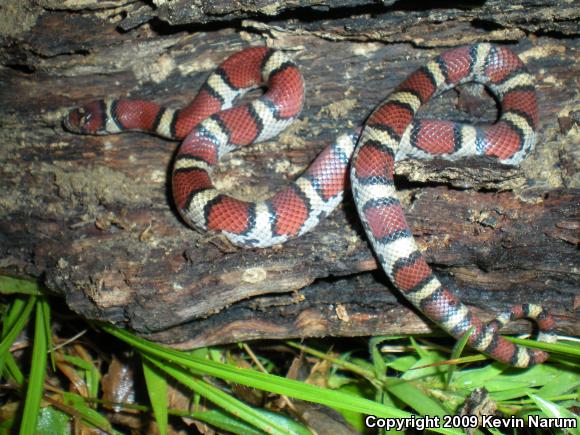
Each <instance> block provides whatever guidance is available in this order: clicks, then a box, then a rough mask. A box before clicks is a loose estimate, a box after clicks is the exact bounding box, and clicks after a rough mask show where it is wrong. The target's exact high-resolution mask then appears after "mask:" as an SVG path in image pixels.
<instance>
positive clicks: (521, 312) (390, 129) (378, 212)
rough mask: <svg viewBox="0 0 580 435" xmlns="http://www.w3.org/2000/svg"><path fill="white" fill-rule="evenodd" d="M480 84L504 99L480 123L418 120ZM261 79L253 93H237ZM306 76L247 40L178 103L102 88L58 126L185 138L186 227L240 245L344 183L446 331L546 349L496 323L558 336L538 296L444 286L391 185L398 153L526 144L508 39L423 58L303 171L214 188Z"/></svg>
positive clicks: (517, 359)
mask: <svg viewBox="0 0 580 435" xmlns="http://www.w3.org/2000/svg"><path fill="white" fill-rule="evenodd" d="M466 82H477V83H481V84H483V85H485V86H486V87H487V88H488V89H489V90H490V91H491V93H492V94H493V95H494V96H495V97H496V98H497V100H498V101H499V104H500V107H501V116H500V118H499V120H498V121H497V122H496V123H495V124H493V125H491V126H487V127H475V126H472V125H467V124H460V123H455V122H450V121H437V120H416V119H414V118H415V114H416V112H417V111H418V110H419V108H420V107H421V105H423V104H425V103H426V102H427V101H428V100H429V99H430V98H432V97H433V96H436V95H438V94H440V93H442V92H444V91H446V90H449V89H451V88H453V87H455V86H456V85H458V84H462V83H466ZM263 85H265V86H266V87H267V91H266V92H265V93H264V94H263V95H262V96H260V97H258V98H256V99H254V100H252V101H251V102H249V103H246V104H243V105H237V106H235V105H234V103H235V100H236V99H237V98H238V97H240V96H241V95H243V94H245V93H246V92H248V91H249V90H251V89H254V88H256V87H258V86H263ZM303 100H304V83H303V79H302V75H301V73H300V71H299V70H298V68H297V66H296V65H295V64H294V63H293V62H292V61H290V60H289V59H287V58H286V56H285V55H284V54H283V53H281V52H280V51H275V50H270V49H267V48H264V47H257V48H248V49H245V50H243V51H241V52H239V53H236V54H234V55H232V56H231V57H229V58H228V59H227V60H226V61H225V62H223V63H222V64H221V65H220V66H219V67H218V68H217V70H216V71H215V72H214V73H212V74H211V75H210V76H209V78H208V79H207V81H206V82H205V83H204V85H203V86H202V88H201V89H200V91H199V93H198V94H197V96H196V97H195V99H194V100H193V101H192V102H191V103H190V104H189V105H187V106H186V107H184V108H182V109H171V108H168V107H161V106H159V105H157V104H155V103H152V102H149V101H142V100H125V99H119V100H99V101H93V102H90V103H88V104H87V105H85V106H84V107H81V108H78V109H75V110H73V111H71V112H70V113H69V115H68V116H67V117H66V118H65V120H64V124H65V127H66V128H67V129H68V130H70V131H72V132H77V133H84V134H111V133H119V132H123V131H128V130H139V131H146V132H150V133H154V134H157V135H159V136H163V137H166V138H170V139H176V140H183V141H182V143H181V145H180V147H179V150H178V151H177V155H176V158H175V163H174V167H173V176H172V187H173V197H174V200H175V203H176V205H177V208H178V210H179V213H180V214H181V216H182V217H183V218H184V219H185V221H186V222H187V223H188V224H189V225H191V226H192V227H194V228H196V229H198V230H201V231H219V232H221V233H223V234H224V235H225V236H227V237H228V238H229V240H230V241H231V242H232V243H234V244H236V245H238V246H243V247H261V248H263V247H268V246H272V245H275V244H279V243H283V242H285V241H287V240H289V239H291V238H294V237H298V236H300V235H302V234H304V233H305V232H307V231H309V230H311V229H312V228H313V227H315V226H316V225H317V224H318V223H319V222H320V220H321V219H323V218H324V217H325V216H327V215H328V214H329V213H330V212H331V211H332V210H333V209H334V208H335V207H336V206H337V205H338V204H339V203H340V202H341V201H342V197H343V192H344V189H345V183H346V180H347V177H348V171H349V168H350V184H351V187H352V190H353V196H354V200H355V203H356V208H357V210H358V213H359V216H360V219H361V221H362V223H363V226H364V229H365V232H366V234H367V237H368V239H369V241H370V243H371V245H372V247H373V250H374V252H375V255H376V256H377V258H378V260H379V262H380V264H381V266H382V268H383V269H384V271H385V272H386V274H387V275H388V276H389V278H390V280H391V282H392V283H393V284H394V285H395V286H396V287H397V289H399V291H400V292H401V293H402V294H403V295H404V296H405V297H406V298H407V299H408V300H409V301H410V302H411V303H413V305H414V306H415V307H417V309H418V310H419V311H421V312H422V313H423V314H425V315H426V316H427V317H429V318H430V319H431V320H433V321H434V322H435V323H437V324H438V325H439V326H440V327H441V328H443V329H444V330H445V331H447V332H448V333H449V334H451V335H452V336H454V337H461V336H463V335H464V334H465V333H467V332H468V331H469V330H470V329H471V328H473V331H472V334H471V335H470V337H469V339H468V344H469V346H471V347H472V348H474V349H477V350H478V351H481V352H483V353H485V354H487V355H489V356H491V357H493V358H495V359H497V360H499V361H502V362H504V363H507V364H510V365H513V366H516V367H527V366H530V365H533V364H536V363H540V362H543V361H544V360H545V359H546V358H547V357H548V354H547V353H546V352H543V351H540V350H535V349H530V348H524V347H521V346H519V345H515V344H513V343H511V342H510V341H508V340H506V339H505V338H503V337H501V336H500V334H499V329H500V328H501V327H502V326H504V325H505V324H507V323H508V322H510V321H512V320H515V319H520V318H524V317H525V318H531V319H535V320H536V322H537V324H538V326H539V331H540V333H539V336H538V339H539V340H542V341H554V339H555V335H554V333H553V328H554V320H553V318H552V316H551V315H550V314H549V313H547V312H546V311H545V310H543V309H542V308H541V307H539V306H537V305H531V304H524V305H518V306H515V307H513V308H512V309H511V310H510V311H508V312H506V313H504V314H502V315H500V316H499V317H498V318H497V319H496V320H493V321H491V322H489V323H487V324H484V323H482V322H481V321H480V319H479V318H477V317H476V316H475V315H474V314H473V313H472V312H471V311H470V310H469V309H468V308H467V307H466V306H465V305H464V304H462V303H461V302H460V301H459V300H458V299H457V298H456V297H455V296H454V295H453V294H452V293H451V292H450V291H449V290H448V289H447V288H445V287H444V286H443V285H442V284H441V282H440V281H439V280H438V279H437V277H436V276H435V275H434V274H433V272H432V270H431V268H430V267H429V266H428V265H427V263H426V261H425V258H424V257H423V255H422V254H421V252H420V251H419V249H418V248H417V246H416V244H415V241H414V239H413V236H412V234H411V231H410V229H409V226H408V224H407V222H406V219H405V216H404V213H403V209H402V207H401V204H400V202H399V200H398V199H397V197H396V194H395V187H394V183H393V173H394V164H395V161H397V160H399V159H401V158H403V157H417V158H430V157H433V156H438V157H442V158H448V159H457V158H460V157H465V156H468V155H484V156H489V157H494V158H496V159H498V160H499V161H500V162H502V163H507V164H517V163H519V162H520V161H521V160H522V159H523V158H524V157H525V156H526V155H527V154H528V153H529V151H530V150H531V148H532V147H533V146H534V143H535V140H536V130H537V128H538V108H537V103H536V95H535V91H534V84H533V79H532V77H531V76H530V74H528V73H527V72H526V70H525V67H524V65H523V63H522V61H521V60H520V59H519V58H518V56H517V55H515V54H514V53H513V52H512V51H511V50H509V49H508V48H505V47H501V46H496V45H492V44H485V43H482V44H474V45H468V46H463V47H459V48H455V49H452V50H449V51H447V52H445V53H443V54H442V55H440V56H438V57H436V58H435V59H433V60H431V61H430V62H429V63H427V64H426V65H425V66H423V67H421V68H419V69H418V70H417V71H415V72H414V73H413V74H411V75H410V76H409V77H408V78H407V79H406V80H405V81H404V82H403V83H401V84H400V85H399V86H398V87H397V88H396V89H395V90H394V91H393V92H392V93H391V94H390V95H389V96H388V97H387V99H386V100H384V101H383V102H382V103H381V104H380V106H379V107H378V108H377V109H375V111H374V112H373V113H372V114H371V116H370V117H369V118H368V119H367V121H366V123H365V125H364V126H363V127H362V132H361V131H360V130H358V131H356V132H352V133H348V134H343V135H341V136H339V137H338V138H337V139H336V140H335V142H334V143H333V144H331V145H329V146H328V147H326V148H325V149H324V150H323V151H322V153H321V154H320V155H319V156H318V157H317V158H316V159H315V160H314V161H313V162H312V164H311V165H310V166H309V167H308V169H307V170H306V171H305V172H304V174H303V175H302V176H301V177H299V178H298V179H297V180H296V181H294V182H293V183H291V184H290V185H289V186H288V187H286V188H285V189H283V190H282V191H280V192H278V193H276V194H275V195H274V196H273V197H271V198H270V199H268V200H265V201H257V202H245V201H241V200H238V199H235V198H232V197H230V196H227V195H225V194H223V193H222V192H220V191H218V190H217V189H216V188H215V187H214V186H213V184H212V181H211V178H210V174H211V171H212V168H213V167H214V166H215V165H216V164H217V163H218V161H219V160H220V158H221V157H222V156H223V155H224V154H226V153H228V152H229V151H232V150H234V149H236V148H238V147H241V146H245V145H249V144H252V143H256V142H260V141H265V140H268V139H270V138H272V137H274V136H275V135H276V134H278V133H279V132H281V131H282V130H283V129H285V128H286V127H287V126H289V125H290V124H291V123H292V121H293V120H294V119H295V118H296V117H297V116H298V114H299V112H300V110H301V109H302V105H303Z"/></svg>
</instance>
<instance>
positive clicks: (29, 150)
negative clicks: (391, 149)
mask: <svg viewBox="0 0 580 435" xmlns="http://www.w3.org/2000/svg"><path fill="white" fill-rule="evenodd" d="M105 3H106V2H101V3H100V4H101V9H92V8H91V7H90V6H88V7H87V9H83V10H82V13H75V14H70V11H67V10H66V9H67V8H60V7H59V8H56V6H55V4H56V3H55V2H49V1H45V2H40V3H35V4H34V5H32V4H31V5H32V6H30V7H31V10H32V11H33V12H34V11H37V9H35V8H38V7H40V6H38V4H40V5H44V6H45V9H42V8H41V11H40V12H39V13H38V15H37V16H36V21H34V20H30V23H31V24H29V26H30V27H29V28H26V29H24V30H23V31H21V32H20V33H19V32H14V33H10V32H8V31H6V30H5V31H4V32H5V33H4V34H3V39H2V40H0V59H1V60H2V65H3V67H2V69H0V80H1V81H2V83H3V84H4V85H3V87H2V89H1V90H0V93H1V96H2V101H3V102H4V104H3V106H2V108H0V111H1V115H0V140H1V141H2V147H1V148H0V160H1V161H2V165H1V167H0V175H1V178H0V179H1V180H2V181H0V184H1V190H0V244H1V246H0V270H2V271H3V272H7V273H12V274H19V275H27V276H34V277H42V278H43V279H44V280H45V281H46V283H47V285H48V286H49V288H50V289H51V290H53V291H54V292H56V293H58V294H60V295H62V296H64V297H65V299H66V301H67V304H68V305H69V306H70V307H71V308H72V309H73V310H75V311H77V312H78V313H80V314H81V315H83V316H85V317H87V318H90V319H100V320H105V321H110V322H114V323H116V324H118V325H121V326H126V327H129V328H131V329H133V330H135V331H138V332H139V333H140V334H142V335H144V336H147V337H149V338H152V339H156V340H159V341H164V342H171V343H173V344H175V345H180V346H182V347H184V346H201V345H206V344H215V343H223V342H231V341H235V340H245V339H253V338H282V337H304V336H325V335H346V336H352V335H366V334H387V333H397V334H398V333H412V332H427V331H428V330H429V328H428V326H426V324H425V323H424V321H423V320H422V318H421V317H420V316H417V315H415V314H413V311H412V310H411V309H409V308H408V304H406V303H405V302H404V301H403V300H402V298H401V297H400V296H399V295H397V294H396V292H395V291H394V290H393V289H392V288H391V287H390V286H389V285H388V284H387V280H386V278H385V277H384V275H382V273H380V272H379V271H377V270H376V267H377V266H376V263H375V261H374V259H373V257H372V255H371V253H370V251H369V249H368V246H367V243H366V242H365V240H364V238H363V237H362V233H361V229H360V226H359V224H358V220H357V218H356V215H355V213H354V208H353V205H352V202H351V200H350V198H347V200H346V201H345V204H344V205H343V206H342V207H341V208H340V209H339V210H337V211H336V212H335V213H334V214H333V215H332V216H331V217H330V218H329V219H327V220H326V221H325V222H323V223H322V225H321V226H320V227H319V228H317V229H316V230H315V231H314V232H312V233H311V234H309V235H306V236H305V237H303V238H301V239H299V240H296V241H293V242H291V243H288V244H286V245H284V246H283V247H276V248H274V249H267V250H239V249H236V248H232V247H229V246H227V245H224V244H223V243H222V242H221V240H220V239H219V238H215V237H208V236H207V235H199V234H197V233H195V232H193V231H192V230H190V229H188V228H186V227H185V226H184V225H183V223H182V222H181V221H180V220H179V218H178V217H177V214H176V212H175V210H174V208H173V205H172V203H171V200H170V195H169V191H168V183H167V175H168V173H169V172H170V163H171V158H172V153H173V151H174V150H175V147H176V146H177V144H174V143H172V142H168V141H164V140H162V139H158V138H155V137H151V136H146V135H140V134H124V135H117V136H108V137H86V136H75V135H72V134H69V133H67V132H65V131H63V129H62V126H61V123H60V119H61V118H62V116H63V115H64V114H65V113H66V111H67V109H69V108H71V107H73V106H75V105H77V104H82V103H83V102H86V101H88V100H90V99H92V98H100V97H102V96H105V95H108V96H126V95H131V96H133V97H143V98H147V99H154V100H156V101H159V102H163V103H166V104H171V105H175V106H179V105H183V104H186V103H187V102H188V101H189V99H191V97H192V95H193V94H194V93H195V91H196V89H198V88H199V86H200V85H201V83H202V82H203V80H204V78H205V77H206V76H207V74H208V72H209V71H210V70H211V69H213V68H214V67H215V66H216V65H217V64H218V63H219V62H220V61H221V60H223V59H225V58H226V57H227V55H228V54H230V53H232V52H234V51H236V50H238V49H240V48H241V47H244V46H247V45H251V44H253V45H259V44H264V43H267V44H269V45H270V46H275V47H278V48H283V49H288V50H290V51H291V53H292V55H293V57H294V58H295V60H296V61H297V63H298V64H299V65H300V66H301V68H302V70H303V72H304V75H305V78H306V81H307V106H306V108H305V110H304V113H303V114H302V116H301V118H300V120H299V121H298V122H297V123H296V124H295V125H294V126H293V127H291V128H290V130H289V131H287V132H285V133H284V134H283V135H281V137H280V138H278V139H276V140H274V141H272V142H269V143H266V144H260V145H256V146H253V147H250V148H249V149H246V150H242V151H240V152H236V153H235V154H234V155H232V156H230V157H228V158H226V161H225V162H224V165H222V166H221V168H220V169H219V171H218V173H217V179H218V183H219V184H220V185H221V186H223V187H225V188H230V189H231V190H233V191H234V193H235V194H237V195H238V196H241V197H243V198H251V197H254V196H256V195H258V196H260V195H261V196H264V195H266V194H267V193H269V192H272V191H275V190H276V189H277V188H279V187H280V186H281V185H283V184H284V183H285V182H286V181H287V180H288V179H289V178H291V177H292V176H294V175H295V174H296V173H298V172H300V171H301V170H303V169H304V168H305V167H306V166H307V165H308V162H309V161H311V160H312V158H313V157H314V156H315V155H316V153H317V152H319V151H320V150H321V149H322V148H323V147H324V145H325V143H327V141H328V140H330V138H331V137H333V136H334V135H335V134H336V131H337V126H340V127H341V128H342V127H351V126H356V125H359V124H360V123H361V122H362V121H363V120H364V118H365V117H366V116H367V115H368V113H369V112H370V110H372V108H373V107H374V106H376V105H377V104H378V103H379V102H380V101H381V100H382V99H383V98H384V97H385V96H386V95H387V93H388V90H389V89H392V88H393V87H394V86H395V85H396V84H397V83H398V82H400V81H401V80H402V79H403V78H404V77H405V76H406V75H407V74H409V73H410V72H412V71H413V70H414V69H415V68H417V67H418V66H420V65H422V64H423V63H425V62H426V61H427V60H428V59H430V58H432V57H433V56H434V55H436V54H437V53H439V52H440V51H441V49H440V48H439V47H441V46H447V45H454V44H457V43H459V42H461V43H469V42H475V41H481V40H490V41H496V42H510V43H512V46H513V49H514V50H515V51H516V52H518V53H520V54H521V56H522V58H523V59H524V60H525V61H526V63H527V64H528V67H529V69H530V70H531V72H532V73H533V74H534V76H536V77H537V78H538V91H539V100H540V107H541V117H542V121H541V122H542V126H541V133H540V141H539V144H538V149H537V150H536V151H535V153H534V154H533V155H532V156H531V158H530V159H529V160H528V161H526V162H525V163H524V164H523V165H522V167H521V168H520V169H514V168H503V167H500V166H498V165H497V164H493V163H490V162H487V161H483V162H482V161H467V162H456V163H449V162H441V161H434V162H428V163H425V162H410V161H408V162H402V163H401V164H400V165H399V166H398V168H397V174H398V178H397V182H398V184H399V187H400V191H401V197H402V199H403V202H404V205H405V207H406V210H407V215H408V218H409V221H410V224H411V226H412V229H413V232H414V234H415V235H416V237H417V240H418V242H419V244H420V245H421V247H423V248H425V249H426V254H427V257H428V260H429V261H430V262H431V264H432V265H433V266H434V267H435V269H436V271H437V272H438V273H440V275H441V276H443V278H444V279H445V280H447V281H448V282H449V283H450V285H451V286H452V287H453V288H455V289H456V291H457V292H458V293H459V294H460V295H461V297H462V298H463V299H465V300H466V302H468V303H469V304H470V305H472V306H473V307H475V309H476V310H477V312H478V313H479V314H481V315H482V317H484V318H488V319H489V318H491V317H492V316H493V314H494V313H497V312H499V311H501V310H502V309H503V308H505V307H506V306H508V305H510V304H511V303H513V301H514V300H518V301H528V302H535V303H542V304H544V305H546V306H547V307H548V308H550V309H551V310H552V311H554V312H555V314H556V315H557V320H558V328H559V330H560V331H562V332H563V333H568V334H572V335H578V331H579V327H578V325H579V323H578V318H577V307H578V300H579V293H578V292H579V291H580V290H579V289H580V285H579V283H580V264H579V260H578V254H577V245H578V239H579V235H578V229H579V227H580V223H579V221H580V195H579V192H578V190H577V189H578V188H579V187H580V182H579V176H578V167H577V165H578V158H577V151H575V150H577V147H578V143H579V142H580V140H579V130H578V125H577V121H574V119H575V118H576V116H577V113H576V112H575V110H577V106H575V104H577V103H576V102H577V101H578V91H577V89H578V88H579V86H578V77H579V76H580V74H578V70H579V68H578V56H577V50H578V45H579V44H578V40H577V38H576V37H577V31H576V33H574V32H573V31H572V30H571V29H572V27H571V26H570V25H569V20H572V21H573V20H574V16H573V14H572V13H571V12H570V9H568V8H567V6H565V5H564V6H556V5H554V6H545V5H543V4H540V3H536V2H521V4H520V5H519V6H522V5H523V4H524V3H525V4H526V5H528V6H529V8H528V10H524V11H521V12H520V13H518V12H517V10H516V9H517V8H512V7H511V6H509V7H506V8H505V10H504V11H503V12H502V13H496V14H492V12H493V11H494V10H495V11H496V12H498V11H497V10H496V9H493V8H494V7H496V6H494V5H497V2H487V5H486V6H485V7H479V8H478V7H474V8H466V9H464V10H459V9H445V8H441V9H436V10H424V9H423V10H419V9H418V10H413V9H412V7H409V6H405V8H404V9H397V7H396V4H394V5H391V6H388V7H384V8H379V9H380V10H378V12H377V10H376V8H377V7H376V6H372V7H370V6H368V5H361V4H360V3H362V2H358V3H357V4H358V6H357V5H354V3H353V7H352V9H344V8H341V9H339V10H338V11H335V10H334V9H333V8H332V6H331V7H330V12H328V15H325V12H324V11H319V12H317V15H316V19H311V20H304V21H301V20H300V19H299V18H300V15H297V16H292V10H291V9H290V10H286V12H284V14H285V15H284V18H283V19H282V18H272V19H268V20H260V18H261V17H256V16H254V15H252V14H251V13H249V14H248V13H246V12H244V13H241V12H239V11H234V12H232V13H233V14H238V15H234V16H236V17H239V18H242V17H243V18H251V20H246V21H243V22H234V23H232V24H228V23H227V22H222V23H221V24H219V25H216V24H213V25H212V26H215V28H209V27H205V28H200V29H196V28H195V27H193V28H191V29H189V28H184V27H179V26H178V27H175V28H173V27H171V25H170V24H172V23H173V22H171V21H170V20H169V23H170V24H164V25H159V23H158V22H157V21H156V19H155V18H154V17H155V16H157V17H160V18H162V17H161V15H160V14H161V11H162V10H163V8H161V7H160V8H159V9H158V10H156V11H155V13H151V14H150V16H149V18H143V21H142V22H139V23H138V25H137V24H136V25H134V26H128V27H127V28H129V27H130V28H131V30H129V31H127V32H120V31H119V27H118V26H119V24H120V23H123V22H126V21H122V20H119V18H120V17H121V16H123V15H126V16H127V18H129V17H131V16H133V17H135V14H137V13H142V14H146V13H150V12H151V11H149V12H147V11H146V9H147V5H145V4H144V3H141V2H127V3H126V4H125V5H120V6H119V5H117V6H116V7H114V8H112V7H110V5H109V6H107V7H106V8H104V9H103V8H102V7H103V6H105ZM64 4H65V6H66V5H67V3H66V2H65V3H64ZM175 4H177V2H170V3H167V5H173V6H174V5H175ZM35 5H36V6H35ZM95 5H96V3H95ZM305 5H306V3H304V4H303V5H302V6H301V7H305ZM566 5H567V3H566ZM69 6H70V5H69ZM167 7H169V6H167ZM138 8H141V9H138ZM368 8H371V9H372V11H373V12H377V13H376V14H374V16H375V19H373V20H370V19H369V15H368V12H369V9H368ZM47 9H48V10H47ZM123 11H125V12H126V14H123V13H122V12H123ZM139 11H141V12H139ZM550 11H554V13H555V14H554V15H552V17H556V18H557V19H556V18H553V19H552V20H551V21H548V20H547V19H545V20H544V21H541V19H542V17H548V16H550V14H549V12H550ZM302 12H303V10H302V9H299V10H298V12H296V13H297V14H301V13H302ZM346 12H348V13H346ZM556 12H557V13H556ZM131 14H132V15H131ZM156 14H157V15H156ZM337 14H338V16H337ZM143 16H145V15H143ZM207 16H208V17H210V16H211V15H207ZM417 17H422V19H421V20H419V19H418V18H417ZM526 17H527V18H528V19H525V18H526ZM127 18H125V20H126V19H127ZM297 18H298V19H297ZM491 18H493V19H491ZM576 18H577V17H576ZM193 21H195V20H193ZM211 21H213V20H212V19H211V18H208V19H207V20H205V22H211ZM540 21H541V22H540ZM188 22H192V20H190V21H188ZM197 22H198V23H199V22H203V21H197ZM26 23H29V21H26V20H23V25H24V24H26ZM482 23H487V24H486V25H482ZM490 23H493V25H491V24H490ZM173 24H175V23H173ZM196 25H197V24H196ZM236 25H239V27H235V26H236ZM389 25H390V27H389ZM228 26H232V27H231V28H228ZM384 29H391V30H389V32H386V31H385V30H384ZM397 29H398V30H399V31H398V32H397V31H396V30H397ZM459 30H461V38H460V41H458V40H457V32H458V31H459ZM544 30H550V31H552V32H557V33H556V34H552V35H551V36H548V35H545V34H544V33H545V32H544ZM528 31H537V32H539V34H538V35H531V36H530V37H525V34H526V32H528ZM558 34H562V35H566V36H567V37H566V38H559V37H558ZM453 35H455V37H454V36H453ZM421 38H422V39H421ZM379 41H380V42H379ZM460 106H461V107H462V108H463V109H467V111H468V112H469V113H466V112H464V111H463V110H460V109H459V107H460ZM423 113H424V116H429V117H434V118H439V117H445V118H449V119H459V120H461V119H475V120H478V121H493V119H494V117H495V114H496V111H495V107H494V105H493V103H492V102H491V101H490V99H489V98H483V97H481V96H480V95H477V93H475V94H474V93H473V92H469V89H464V91H463V92H461V93H460V94H458V93H456V92H450V93H448V94H446V95H444V96H442V97H441V98H439V99H438V100H437V101H435V102H433V104H430V106H429V108H428V110H426V111H424V112H423ZM527 329H528V326H527V325H526V323H518V324H516V325H514V326H513V327H512V329H511V331H512V332H521V331H525V330H527Z"/></svg>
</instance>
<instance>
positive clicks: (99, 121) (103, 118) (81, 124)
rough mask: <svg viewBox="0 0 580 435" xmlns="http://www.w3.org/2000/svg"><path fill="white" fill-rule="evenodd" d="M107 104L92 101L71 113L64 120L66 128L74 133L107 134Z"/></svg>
mask: <svg viewBox="0 0 580 435" xmlns="http://www.w3.org/2000/svg"><path fill="white" fill-rule="evenodd" d="M106 108H107V104H106V102H105V101H102V100H96V101H91V102H90V103H88V104H87V105H85V106H82V107H77V108H76V109H73V110H71V111H70V113H69V114H68V115H67V116H66V117H65V118H64V120H63V124H64V127H65V128H66V129H67V130H68V131H71V132H73V133H81V134H107V130H106V124H107V109H106Z"/></svg>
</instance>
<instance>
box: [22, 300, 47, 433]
mask: <svg viewBox="0 0 580 435" xmlns="http://www.w3.org/2000/svg"><path fill="white" fill-rule="evenodd" d="M31 299H32V298H31ZM43 302H44V301H39V302H38V303H37V304H36V318H35V322H34V344H33V345H32V363H31V365H30V375H29V376H28V387H27V389H26V400H25V402H24V411H23V412H22V423H21V425H20V434H23V435H29V434H34V433H36V422H37V420H38V414H39V411H40V400H41V398H42V393H43V386H44V376H45V374H46V356H47V355H46V352H47V350H48V347H47V341H46V337H47V334H48V332H47V331H46V328H45V326H46V323H45V320H44V314H45V309H44V307H43Z"/></svg>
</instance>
